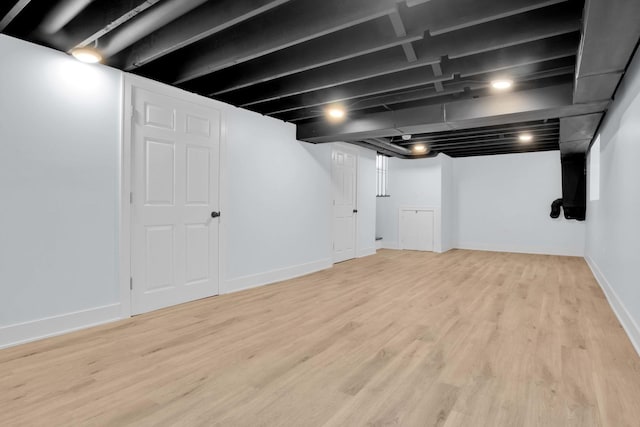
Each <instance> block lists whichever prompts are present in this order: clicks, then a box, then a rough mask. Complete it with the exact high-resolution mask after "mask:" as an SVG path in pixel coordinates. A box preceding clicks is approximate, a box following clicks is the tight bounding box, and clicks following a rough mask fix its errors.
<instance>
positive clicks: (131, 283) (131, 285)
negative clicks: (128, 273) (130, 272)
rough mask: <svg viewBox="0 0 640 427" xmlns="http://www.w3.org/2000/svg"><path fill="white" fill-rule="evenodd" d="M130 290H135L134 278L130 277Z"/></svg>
mask: <svg viewBox="0 0 640 427" xmlns="http://www.w3.org/2000/svg"><path fill="white" fill-rule="evenodd" d="M129 290H131V291H132V290H133V277H129Z"/></svg>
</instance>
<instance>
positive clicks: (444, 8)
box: [401, 0, 566, 35]
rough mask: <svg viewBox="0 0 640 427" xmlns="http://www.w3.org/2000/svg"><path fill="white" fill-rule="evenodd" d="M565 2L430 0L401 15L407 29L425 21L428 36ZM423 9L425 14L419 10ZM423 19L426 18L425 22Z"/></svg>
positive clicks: (402, 11)
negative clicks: (453, 1) (453, 0)
mask: <svg viewBox="0 0 640 427" xmlns="http://www.w3.org/2000/svg"><path fill="white" fill-rule="evenodd" d="M564 1H566V0H503V1H478V0H457V1H456V3H455V6H453V5H452V4H451V2H449V1H429V2H426V3H423V4H421V5H418V6H415V7H412V8H406V9H401V14H402V18H403V20H404V23H405V25H406V26H407V28H412V27H413V26H415V25H425V24H426V25H427V27H428V28H429V33H430V34H431V35H438V34H442V33H446V32H450V31H455V30H460V29H462V28H467V27H472V26H474V25H478V24H483V23H485V22H489V21H495V20H497V19H501V18H506V17H508V16H512V15H518V14H520V13H524V12H527V11H532V10H536V9H539V8H543V7H546V6H550V5H553V4H557V3H562V2H564ZM423 10H424V11H427V13H426V14H422V13H420V12H421V11H423ZM424 19H426V20H427V21H426V22H424ZM419 21H423V22H419Z"/></svg>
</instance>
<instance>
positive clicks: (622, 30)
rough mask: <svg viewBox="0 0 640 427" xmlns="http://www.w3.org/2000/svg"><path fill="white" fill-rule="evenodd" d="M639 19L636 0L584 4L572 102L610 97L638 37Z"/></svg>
mask: <svg viewBox="0 0 640 427" xmlns="http://www.w3.org/2000/svg"><path fill="white" fill-rule="evenodd" d="M639 17H640V1H638V0H587V1H586V4H585V12H584V28H583V30H582V33H583V37H582V41H581V45H580V53H579V55H578V66H577V71H576V85H575V93H574V102H576V103H583V102H591V101H597V100H607V99H611V98H612V97H613V93H614V92H615V90H616V88H617V86H618V83H619V82H620V79H621V78H622V75H623V73H624V71H625V68H626V67H627V64H628V62H629V58H630V57H631V55H632V53H633V51H634V49H635V48H636V45H637V44H638V38H640V25H638V18H639ZM605 53H606V54H605Z"/></svg>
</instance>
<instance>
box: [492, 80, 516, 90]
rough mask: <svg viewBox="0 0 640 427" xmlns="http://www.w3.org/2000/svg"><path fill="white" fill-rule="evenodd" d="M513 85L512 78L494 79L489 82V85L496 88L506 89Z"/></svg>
mask: <svg viewBox="0 0 640 427" xmlns="http://www.w3.org/2000/svg"><path fill="white" fill-rule="evenodd" d="M511 86H513V80H506V79H501V80H494V81H492V82H491V87H492V88H494V89H498V90H507V89H509V88H511Z"/></svg>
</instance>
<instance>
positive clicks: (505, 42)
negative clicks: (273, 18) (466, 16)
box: [416, 3, 581, 59]
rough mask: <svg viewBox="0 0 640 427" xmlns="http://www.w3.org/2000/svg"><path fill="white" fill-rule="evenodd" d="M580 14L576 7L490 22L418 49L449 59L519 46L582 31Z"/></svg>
mask: <svg viewBox="0 0 640 427" xmlns="http://www.w3.org/2000/svg"><path fill="white" fill-rule="evenodd" d="M580 18H581V10H580V9H579V8H576V7H575V4H574V3H567V4H559V5H556V6H552V7H550V8H547V9H541V10H535V11H532V12H529V13H526V14H522V15H516V16H510V17H507V18H503V19H500V20H497V21H490V22H487V23H485V24H481V25H478V26H474V27H469V28H464V29H461V30H459V31H455V32H451V33H445V34H441V35H438V36H433V35H432V36H431V37H429V36H427V37H425V38H424V39H423V41H421V42H418V43H416V49H417V50H418V51H421V52H423V51H424V52H430V54H431V55H435V56H445V55H446V56H447V57H448V58H450V59H454V58H460V57H462V56H469V55H474V54H477V53H482V52H487V51H490V50H496V49H500V48H505V47H509V46H515V45H520V44H523V43H528V42H533V41H536V40H541V39H546V38H550V37H554V36H559V35H562V34H568V33H573V32H579V31H580Z"/></svg>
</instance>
